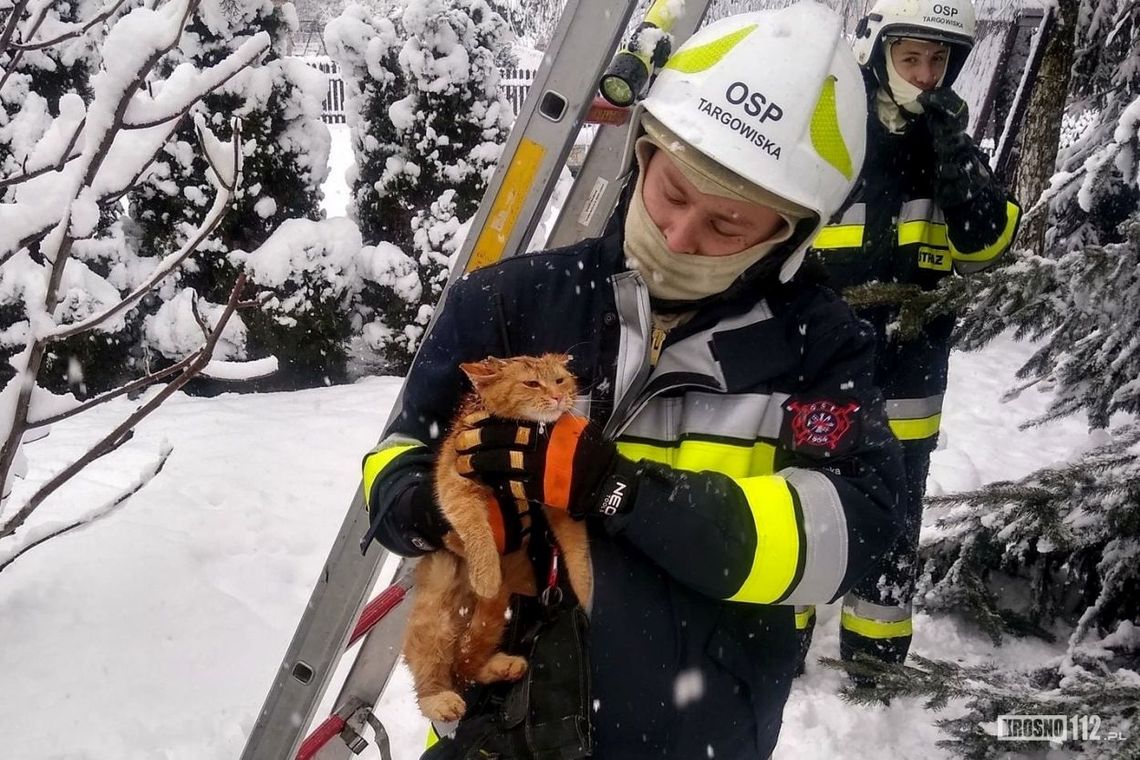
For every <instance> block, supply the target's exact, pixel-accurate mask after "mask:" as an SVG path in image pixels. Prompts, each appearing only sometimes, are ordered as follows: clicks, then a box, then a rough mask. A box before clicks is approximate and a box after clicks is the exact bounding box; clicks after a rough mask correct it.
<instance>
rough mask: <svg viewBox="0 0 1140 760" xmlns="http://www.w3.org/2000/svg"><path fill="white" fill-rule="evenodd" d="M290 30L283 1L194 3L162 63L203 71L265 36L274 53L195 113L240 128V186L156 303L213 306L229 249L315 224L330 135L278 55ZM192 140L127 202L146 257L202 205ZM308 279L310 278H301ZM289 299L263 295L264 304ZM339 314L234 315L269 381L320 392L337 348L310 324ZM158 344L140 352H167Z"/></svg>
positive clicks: (307, 84) (307, 73) (317, 101)
mask: <svg viewBox="0 0 1140 760" xmlns="http://www.w3.org/2000/svg"><path fill="white" fill-rule="evenodd" d="M294 25H295V16H294V14H293V9H292V5H291V4H288V3H286V4H283V5H279V4H276V3H274V2H272V0H202V2H201V4H200V6H199V8H198V11H197V13H196V14H195V16H194V19H193V21H192V22H191V24H190V26H189V27H188V28H187V31H186V34H185V35H184V37H183V40H182V43H181V44H180V46H179V48H178V50H177V51H175V52H174V53H173V54H172V55H171V56H170V57H169V58H168V60H167V61H166V66H167V67H168V68H169V67H172V66H174V65H176V64H178V63H181V62H190V63H193V64H195V65H199V66H203V65H209V64H211V63H212V62H214V61H216V60H218V59H219V58H221V57H223V56H225V55H227V54H228V53H229V52H230V51H231V50H232V49H234V48H236V47H237V46H239V45H241V44H242V42H243V41H244V40H246V39H248V38H249V37H250V36H251V35H253V34H256V33H258V32H260V31H265V32H268V33H269V34H270V36H271V38H272V39H273V40H274V43H273V48H272V49H271V51H270V52H269V53H268V54H267V55H266V57H265V58H264V59H263V60H262V61H261V62H260V64H259V65H258V66H255V67H251V68H250V69H248V70H246V71H244V72H242V73H241V74H240V75H239V76H236V77H234V78H233V79H232V80H231V81H230V82H228V83H227V84H226V86H225V87H223V88H221V89H220V90H218V91H216V92H214V93H212V94H211V95H209V96H208V97H206V98H205V99H204V100H203V101H202V103H201V104H200V105H198V106H197V107H196V108H195V111H196V112H200V113H202V114H203V115H204V116H205V118H206V120H207V122H208V123H209V124H210V125H211V126H212V127H213V128H214V129H215V130H217V131H218V133H219V135H223V136H226V125H227V123H228V121H229V120H230V118H231V117H233V116H238V117H240V118H241V119H242V132H243V135H244V136H245V137H246V140H247V154H246V156H245V163H244V168H243V176H244V184H243V188H242V189H241V190H239V191H238V196H237V198H236V200H235V208H234V210H233V212H231V213H230V214H229V215H228V216H227V217H226V219H225V220H224V221H223V222H222V224H221V225H220V226H219V227H218V229H217V230H216V231H215V232H214V234H213V235H212V236H211V238H210V240H208V241H207V242H206V243H205V244H204V245H203V247H202V253H200V254H198V255H196V256H195V257H194V258H193V259H192V260H191V261H190V262H188V265H187V267H186V268H185V269H184V270H183V271H182V272H180V273H179V274H178V278H177V281H176V282H173V283H171V284H170V285H167V286H166V287H165V288H164V289H163V291H162V293H161V297H162V300H163V301H166V300H170V299H173V298H176V297H177V294H178V292H179V290H181V289H182V288H190V289H192V290H194V291H195V292H196V293H197V294H198V295H199V296H201V297H203V298H205V299H206V300H207V301H210V302H212V303H215V304H217V303H220V302H221V301H222V300H223V299H224V297H225V293H226V292H227V288H228V286H227V283H229V282H232V280H233V275H234V272H235V264H234V263H233V262H231V261H230V260H229V259H228V258H227V257H225V256H215V255H212V254H211V253H209V252H215V251H216V252H222V253H228V252H229V251H234V250H244V251H252V250H254V249H255V248H257V247H258V246H259V245H260V244H261V243H263V242H264V241H265V240H266V239H268V237H269V236H270V234H271V233H272V232H273V231H274V230H275V229H276V228H277V227H278V226H279V225H280V224H281V223H282V222H283V221H285V220H287V219H294V218H308V219H318V218H319V217H320V213H321V212H320V206H319V203H320V199H321V192H320V186H321V183H322V182H323V181H324V179H325V176H326V174H327V164H328V151H329V136H328V130H327V129H326V128H325V126H324V125H323V124H322V123H321V121H320V114H321V103H322V101H323V99H324V96H325V93H326V86H327V85H326V79H325V77H324V75H323V74H321V73H320V72H318V71H316V70H315V69H313V68H311V67H309V66H307V65H305V63H304V62H303V61H300V60H298V59H290V58H283V57H281V56H280V55H279V54H278V52H277V51H279V50H282V49H284V38H285V35H287V34H289V32H290V30H291V28H292V27H293V26H294ZM191 145H193V131H192V128H191V127H190V126H189V125H187V126H184V127H183V128H182V129H180V131H179V132H178V133H176V135H175V137H174V139H173V140H172V141H171V142H170V143H169V144H168V145H166V146H165V147H164V148H163V154H162V155H161V156H160V157H159V159H158V160H157V161H156V163H155V167H154V168H153V170H152V172H151V173H150V174H149V175H148V177H147V179H146V180H145V181H144V183H143V184H142V185H141V186H140V188H139V189H138V191H137V192H136V193H135V194H134V195H133V196H132V216H133V217H134V219H135V221H136V222H137V224H138V227H139V235H140V240H139V248H140V251H142V252H144V253H146V254H147V255H153V256H161V255H165V254H166V253H168V252H169V251H171V250H174V249H177V247H178V246H180V245H181V244H182V243H183V242H184V240H185V238H186V235H187V234H188V232H189V231H190V230H193V229H194V228H195V227H196V226H197V225H198V223H199V222H200V220H201V219H202V217H203V216H204V214H205V213H206V209H207V207H208V205H209V193H208V192H207V183H206V180H205V169H206V164H205V161H204V160H203V158H202V157H201V156H200V155H199V154H198V153H197V152H195V151H193V150H191V149H190V146H191ZM310 275H313V276H319V270H313V271H310ZM274 295H277V296H279V297H280V298H279V302H280V301H281V300H283V299H285V298H286V297H287V296H289V295H292V294H284V293H278V294H274V293H272V292H266V293H264V294H263V296H262V297H263V299H270V300H271V299H272V298H273V296H274ZM338 318H343V319H347V314H345V315H340V316H338V315H335V314H325V313H324V312H323V311H322V310H321V309H317V310H307V311H305V312H304V313H297V314H281V313H276V312H274V313H269V312H266V311H262V312H258V313H248V314H246V315H245V316H244V319H245V323H246V325H245V326H246V327H247V328H248V330H249V333H248V338H249V340H248V343H247V349H248V351H249V356H250V358H257V357H260V356H264V355H265V354H268V353H274V354H275V355H276V356H277V358H278V359H279V361H280V367H281V369H280V372H279V374H278V375H277V376H276V377H275V379H274V381H273V382H274V383H280V384H285V385H305V384H312V383H320V382H323V381H324V380H325V378H326V377H327V376H331V377H333V378H336V377H339V376H340V370H339V369H338V364H340V363H342V359H341V357H342V356H343V350H342V349H341V347H340V345H339V342H338V341H331V342H329V341H328V340H325V339H323V338H322V331H321V330H320V329H319V328H318V327H317V323H319V322H321V321H323V320H326V319H331V320H335V319H338ZM167 348H169V344H155V345H152V346H151V349H152V350H153V351H154V352H155V353H158V354H163V355H164V357H163V358H162V359H160V361H163V360H165V361H167V362H170V361H176V360H178V359H180V358H182V357H181V356H180V355H168V354H166V349H167Z"/></svg>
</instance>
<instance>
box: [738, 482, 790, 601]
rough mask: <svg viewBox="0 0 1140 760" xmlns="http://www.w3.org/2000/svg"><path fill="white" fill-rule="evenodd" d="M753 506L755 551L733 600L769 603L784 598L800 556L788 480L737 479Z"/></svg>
mask: <svg viewBox="0 0 1140 760" xmlns="http://www.w3.org/2000/svg"><path fill="white" fill-rule="evenodd" d="M736 484H737V485H738V486H740V489H741V490H742V491H743V492H744V496H745V498H746V499H747V500H748V505H749V507H751V509H752V519H753V520H754V522H755V525H756V553H755V555H754V556H753V558H752V569H751V571H749V573H748V577H747V578H745V579H744V583H743V584H741V586H740V589H739V590H737V592H736V593H735V594H733V595H732V596H730V597H729V601H733V602H750V603H753V604H771V603H773V602H775V601H776V600H777V599H780V598H781V597H783V596H784V595H785V594H786V593H787V591H788V587H789V586H791V585H792V583H793V582H794V581H795V579H796V571H797V569H798V565H799V558H800V525H799V520H798V519H797V517H796V507H795V502H794V500H793V499H792V492H791V489H790V488H789V487H788V482H787V481H786V480H784V478H782V477H780V476H779V475H761V476H759V477H755V478H743V479H740V480H737V481H736Z"/></svg>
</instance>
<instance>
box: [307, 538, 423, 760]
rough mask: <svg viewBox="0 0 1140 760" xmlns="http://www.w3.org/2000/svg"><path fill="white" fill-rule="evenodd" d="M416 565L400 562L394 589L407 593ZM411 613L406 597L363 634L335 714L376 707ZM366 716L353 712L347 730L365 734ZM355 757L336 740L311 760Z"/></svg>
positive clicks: (398, 653)
mask: <svg viewBox="0 0 1140 760" xmlns="http://www.w3.org/2000/svg"><path fill="white" fill-rule="evenodd" d="M415 566H416V560H414V559H406V560H404V561H403V562H401V563H400V568H399V569H398V570H397V571H396V580H395V581H394V582H393V587H397V586H398V587H401V588H403V589H405V590H410V589H411V587H412V582H413V576H414V571H415ZM411 611H412V604H411V601H410V600H409V599H408V598H407V597H405V598H404V599H403V600H402V601H401V602H400V603H399V604H398V605H396V606H395V607H393V608H392V610H391V611H390V612H389V613H388V614H386V615H385V616H384V617H383V618H381V619H380V621H379V622H377V623H376V625H375V626H373V628H372V629H371V630H370V631H369V632H368V633H367V634H366V635H365V637H364V640H363V642H362V643H361V645H360V648H359V650H357V653H356V658H355V659H354V660H353V662H352V667H351V669H350V670H349V671H348V675H347V676H346V677H345V679H344V685H343V686H342V687H341V689H340V692H339V693H338V694H337V697H336V701H334V702H333V712H334V714H336V713H341V712H345V711H346V708H347V707H350V706H352V705H366V706H367V707H368V708H369V710H371V709H374V708H375V705H376V703H377V702H378V701H379V700H380V695H381V694H382V693H383V692H384V689H385V688H387V686H388V681H389V680H390V679H391V677H392V673H393V672H394V671H395V668H396V661H397V660H398V659H399V658H400V652H401V650H402V648H403V642H404V629H405V628H406V627H407V622H408V615H410V614H411ZM367 714H368V710H361V711H356V712H355V714H354V715H353V717H351V718H349V719H348V721H347V722H346V723H347V725H346V727H347V728H349V729H351V730H352V731H353V732H355V733H356V734H357V735H364V731H365V728H364V726H365V724H366V723H367V721H366V715H367ZM355 756H356V754H355V753H354V752H353V751H352V749H351V748H350V747H349V745H348V744H347V743H346V742H345V741H343V740H341V739H340V738H339V737H338V738H334V739H333V740H332V741H330V742H328V744H326V745H325V746H324V747H323V748H322V749H321V750H320V752H318V753H317V754H316V755H315V756H314V760H351V758H353V757H355Z"/></svg>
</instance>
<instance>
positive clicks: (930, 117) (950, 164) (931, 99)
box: [918, 87, 988, 208]
mask: <svg viewBox="0 0 1140 760" xmlns="http://www.w3.org/2000/svg"><path fill="white" fill-rule="evenodd" d="M918 102H919V103H920V104H921V105H922V110H923V113H924V114H926V123H927V128H928V129H929V130H930V138H931V143H932V146H933V148H934V174H935V180H936V181H935V183H934V200H936V201H937V202H938V205H940V206H942V207H943V208H952V207H954V206H960V205H962V204H964V203H966V202H968V201H970V200H971V198H972V197H973V195H974V189H975V188H976V187H977V186H978V185H979V182H981V181H984V180H985V177H986V175H987V173H988V172H987V170H986V168H985V166H984V165H983V164H982V162H981V159H980V158H979V157H978V150H977V148H975V147H974V142H973V140H971V139H970V137H969V135H967V134H966V127H967V125H968V124H969V121H970V110H969V108H968V107H967V106H966V101H964V100H962V98H960V97H959V96H958V93H956V92H954V91H953V90H951V89H950V88H949V87H939V88H937V89H934V90H927V91H926V92H924V93H922V94H921V95H919V96H918Z"/></svg>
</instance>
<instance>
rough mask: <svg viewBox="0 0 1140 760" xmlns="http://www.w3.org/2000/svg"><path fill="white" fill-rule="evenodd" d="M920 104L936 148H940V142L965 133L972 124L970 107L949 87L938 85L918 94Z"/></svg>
mask: <svg viewBox="0 0 1140 760" xmlns="http://www.w3.org/2000/svg"><path fill="white" fill-rule="evenodd" d="M918 104H919V105H920V106H922V112H923V113H924V114H926V122H927V124H928V125H929V127H930V136H931V137H933V138H934V149H935V150H938V143H939V142H942V141H945V140H953V139H954V138H956V137H957V136H958V135H964V133H965V131H966V127H967V126H969V124H970V109H969V107H968V106H967V105H966V101H964V100H962V98H961V97H959V95H958V93H956V92H954V91H953V90H951V89H950V88H949V87H938V88H936V89H933V90H927V91H926V92H923V93H922V94H920V95H919V96H918Z"/></svg>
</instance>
